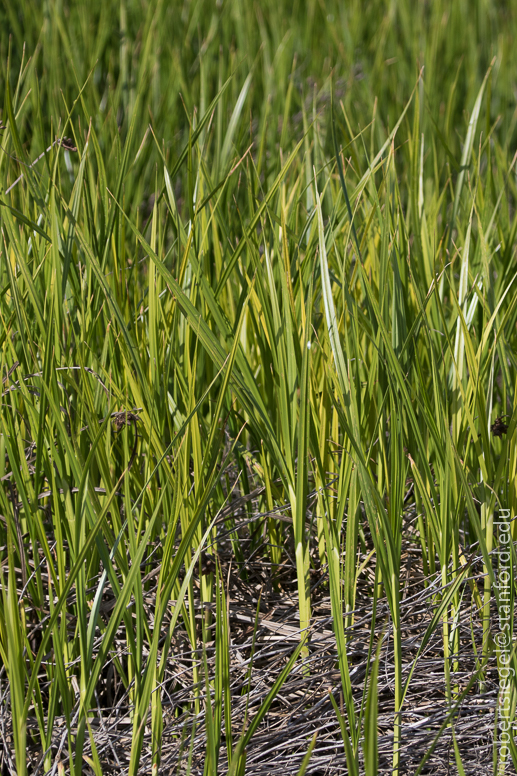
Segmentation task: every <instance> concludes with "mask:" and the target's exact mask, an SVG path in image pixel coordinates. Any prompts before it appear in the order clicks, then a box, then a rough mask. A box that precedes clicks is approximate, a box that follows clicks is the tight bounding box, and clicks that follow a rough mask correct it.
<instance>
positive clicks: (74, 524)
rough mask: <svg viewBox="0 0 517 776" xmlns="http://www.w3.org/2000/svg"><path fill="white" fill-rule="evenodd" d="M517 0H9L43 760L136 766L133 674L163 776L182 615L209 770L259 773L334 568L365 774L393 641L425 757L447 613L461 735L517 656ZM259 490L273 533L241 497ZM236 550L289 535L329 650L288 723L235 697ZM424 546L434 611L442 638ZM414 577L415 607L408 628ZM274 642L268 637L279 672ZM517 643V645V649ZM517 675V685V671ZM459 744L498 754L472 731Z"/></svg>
mask: <svg viewBox="0 0 517 776" xmlns="http://www.w3.org/2000/svg"><path fill="white" fill-rule="evenodd" d="M516 10H517V7H514V4H510V5H508V4H506V3H495V4H494V3H492V4H490V5H488V4H486V3H484V2H481V1H480V2H478V3H469V4H467V3H463V2H460V0H457V2H454V3H452V5H451V4H450V3H448V4H447V3H442V2H438V3H433V4H431V5H430V6H425V5H424V4H418V5H417V7H413V4H410V3H409V2H405V0H398V2H395V3H386V4H384V3H382V2H376V3H373V4H370V5H369V6H364V4H361V3H358V2H351V3H347V4H338V3H330V2H325V0H320V2H319V3H316V2H312V1H311V0H308V2H307V3H295V7H294V8H291V6H289V5H288V4H284V3H281V2H280V3H279V2H276V3H270V2H266V3H260V4H256V3H251V2H228V3H225V2H223V3H215V4H209V3H205V2H202V0H199V1H198V2H197V3H192V4H189V3H186V4H183V5H180V4H167V3H164V2H161V0H156V2H147V3H136V2H130V1H129V0H127V1H126V0H121V2H120V3H116V4H114V3H97V2H91V3H89V4H88V7H86V6H83V5H82V4H73V3H72V4H68V5H67V4H66V3H62V2H57V1H56V2H51V1H50V0H49V2H46V3H42V4H41V5H40V6H37V7H34V6H33V4H29V3H25V2H24V1H23V0H22V2H21V3H20V2H18V3H16V4H14V3H13V4H11V3H10V2H7V1H6V2H5V3H4V4H3V8H2V10H1V12H0V18H1V19H2V30H3V32H2V34H1V36H0V56H1V57H2V61H3V62H4V66H3V68H2V70H1V72H0V80H1V85H2V90H3V93H4V109H3V113H2V119H3V122H4V124H5V125H6V128H5V130H4V132H3V134H2V149H3V153H2V155H1V156H0V175H1V181H2V186H3V192H4V193H3V194H2V195H1V197H0V199H1V211H0V216H1V229H2V258H1V262H0V315H1V319H2V328H1V332H0V344H1V365H0V367H1V370H2V379H3V383H2V403H1V414H0V446H1V450H0V468H1V471H0V477H1V478H2V488H1V489H0V499H1V502H0V503H1V513H2V517H1V523H0V535H1V545H2V546H1V548H0V558H1V561H2V567H1V578H0V584H1V589H2V597H1V600H0V659H1V663H2V676H3V677H6V679H7V688H8V694H7V695H5V696H4V697H3V700H2V703H3V709H2V714H3V715H4V719H5V720H8V722H7V723H6V724H7V725H8V727H9V736H8V737H9V741H10V744H11V746H12V752H11V755H9V756H7V755H6V756H5V758H4V763H5V767H6V768H8V772H11V773H14V772H16V773H17V774H18V775H19V776H22V775H23V774H25V773H29V772H31V773H33V772H35V771H36V767H37V768H39V770H38V771H37V772H39V773H43V772H51V771H52V769H54V771H53V772H55V770H56V769H58V768H61V769H63V768H64V769H65V771H66V772H70V773H74V774H77V775H78V774H80V773H82V772H83V766H84V762H86V763H87V764H88V767H89V768H90V769H91V771H92V772H93V773H95V774H99V773H103V772H108V771H107V768H108V766H107V765H106V761H105V757H104V755H103V754H102V752H100V751H99V740H100V739H99V735H98V732H97V731H98V729H102V724H103V723H102V714H103V712H102V709H101V705H102V704H101V701H100V700H99V697H100V694H102V703H105V702H106V698H109V695H110V692H111V689H110V688H111V687H112V686H113V687H114V686H115V684H116V683H119V685H120V686H122V687H123V690H124V693H125V694H126V695H125V697H126V701H127V702H126V703H125V708H127V713H128V717H129V721H130V726H131V736H130V747H129V751H128V755H127V763H126V764H125V765H124V766H122V765H120V768H119V772H121V773H122V772H124V773H125V772H128V773H130V774H136V773H139V772H143V771H141V770H140V769H141V767H142V766H141V761H142V752H143V749H144V747H145V746H150V755H149V760H150V764H151V767H152V772H153V773H158V772H159V770H160V765H161V764H163V757H162V746H163V734H164V733H163V731H164V718H165V714H166V709H165V708H164V704H166V701H167V697H166V693H165V692H163V688H164V686H165V685H166V682H167V681H169V678H168V677H169V673H170V671H171V665H173V664H174V660H175V659H176V657H177V650H178V643H179V642H178V638H179V637H178V634H179V633H181V634H182V638H183V637H184V639H185V641H186V643H187V644H188V653H189V655H191V664H190V666H191V688H192V691H191V696H190V698H189V703H188V709H187V710H188V712H189V714H190V715H191V716H192V717H193V718H194V717H195V719H196V724H199V725H202V726H203V729H204V731H205V735H206V751H205V753H204V757H203V759H204V766H203V767H204V772H205V773H206V774H216V773H218V772H223V771H224V770H225V769H227V770H228V771H229V772H230V773H233V774H241V773H244V772H246V773H248V770H246V771H245V768H246V757H247V755H246V752H247V751H249V749H250V747H251V746H252V739H253V736H254V735H255V733H256V731H257V730H259V728H260V725H261V724H262V723H263V722H264V719H265V716H266V715H267V714H268V712H269V711H270V709H271V708H272V705H273V704H274V703H275V702H276V701H277V700H278V699H279V698H281V691H282V686H283V684H284V683H285V682H286V681H287V679H288V677H289V676H290V675H291V674H292V672H297V671H299V672H300V676H301V677H302V678H303V680H304V681H309V680H310V676H311V672H312V671H313V670H314V669H313V668H312V667H311V665H312V664H311V659H310V658H311V649H312V646H311V630H312V629H313V628H314V617H313V610H312V607H313V593H312V592H311V587H312V580H313V579H314V575H319V576H320V579H321V580H322V583H323V584H324V585H325V586H326V588H325V589H326V590H327V591H328V596H329V602H330V608H331V614H332V627H333V633H334V637H333V647H332V648H333V650H334V652H335V660H336V664H337V667H338V670H339V692H340V693H341V697H342V703H341V705H339V704H338V702H337V701H336V700H335V699H334V696H333V695H332V694H331V696H330V703H331V704H332V708H333V709H334V713H335V715H336V718H337V721H338V724H339V730H340V735H341V737H342V743H343V748H344V758H345V761H346V767H347V770H348V772H349V773H351V774H359V773H362V772H365V773H367V774H369V775H370V774H376V773H377V772H378V769H379V768H380V765H379V753H378V747H377V734H378V725H379V721H378V717H379V714H378V711H379V708H380V705H379V704H380V703H381V700H380V695H379V693H378V681H379V662H378V661H379V659H380V658H379V656H380V654H381V648H382V639H383V638H388V639H389V640H390V643H392V647H391V649H392V651H393V652H392V653H393V697H392V698H391V699H390V715H391V717H390V719H391V722H390V726H391V731H392V740H391V762H390V765H389V770H392V771H393V772H401V771H403V769H404V762H403V757H402V754H401V752H402V737H403V734H404V724H405V723H404V716H403V715H404V712H405V709H406V708H407V706H408V698H409V697H410V695H411V692H412V678H413V675H414V671H415V670H416V667H417V665H418V661H419V659H420V658H421V656H422V655H424V653H425V650H426V649H427V647H428V645H429V644H430V642H431V639H432V638H434V636H435V635H436V633H437V632H438V631H439V633H440V639H441V658H442V665H441V670H442V672H443V685H444V688H445V694H446V708H447V717H446V720H445V722H444V724H443V726H442V728H443V730H440V731H439V732H440V734H441V733H442V732H443V731H446V730H447V729H448V730H449V732H451V734H452V736H453V737H454V720H455V719H456V714H457V709H458V708H459V707H460V706H461V703H462V702H463V701H464V699H465V698H467V696H468V695H469V693H472V692H473V691H474V690H475V691H477V692H479V693H480V694H481V693H482V692H486V691H487V688H488V687H489V684H490V682H491V681H492V683H493V677H492V679H491V675H490V666H491V665H494V660H495V643H494V627H495V624H494V612H495V611H497V606H498V592H497V591H498V588H497V580H496V576H495V570H496V569H495V565H494V563H493V557H494V551H495V550H496V549H497V536H496V534H495V532H494V516H495V515H496V514H497V511H498V510H499V509H501V508H508V509H510V510H511V516H512V518H513V517H514V516H515V510H516V507H517V492H516V488H515V445H514V439H515V427H516V423H517V421H516V418H515V415H514V413H513V404H514V395H515V391H516V379H515V368H516V360H515V352H516V340H515V337H516V335H515V331H516V323H517V294H516V293H515V282H516V273H517V269H516V265H515V251H514V242H515V235H516V231H517V215H516V213H515V201H516V198H517V178H516V169H515V161H516V157H515V156H514V153H515V152H514V144H515V139H516V123H517V121H516V118H517V111H516V109H515V104H514V103H515V99H514V90H515V83H514V81H515V76H514V73H515V72H517V71H516V69H515V65H516V62H515V58H516V55H515V53H514V46H513V44H512V36H511V30H512V24H513V22H514V20H515V14H516ZM8 33H9V35H8ZM56 136H57V137H58V138H59V142H57V143H55V142H54V140H55V137H56ZM65 137H66V138H70V140H69V141H67V142H63V138H65ZM45 148H48V149H49V150H48V152H47V153H46V154H45V156H44V158H43V159H42V160H41V161H40V162H38V163H37V164H35V165H32V162H33V160H34V159H36V157H37V156H38V155H39V154H40V153H41V151H42V150H43V149H45ZM21 174H23V178H21V180H20V181H18V182H17V183H16V185H13V184H14V183H15V182H16V180H17V179H18V178H19V176H20V175H21ZM503 416H507V417H506V418H504V422H505V424H506V425H507V429H506V432H505V433H504V434H503V435H502V436H500V437H498V436H496V435H494V433H493V430H492V425H493V423H494V421H495V420H496V418H497V417H503ZM241 497H244V499H245V501H244V502H243V503H244V504H245V509H246V510H247V511H246V515H247V520H246V521H245V523H246V525H245V526H243V523H241V522H240V521H239V520H238V519H237V518H236V513H235V511H233V510H232V509H231V505H232V503H233V502H234V500H235V499H236V498H241ZM408 504H410V505H411V508H412V509H413V510H414V520H413V527H412V529H411V531H409V532H408V529H407V522H406V517H407V509H408ZM264 516H265V517H264ZM260 520H262V522H260ZM257 525H258V526H259V530H257V529H256V528H255V527H254V526H257ZM512 526H513V528H512V531H513V540H516V539H517V535H516V530H515V524H514V523H512ZM223 534H224V536H223ZM224 541H229V542H231V550H232V556H233V558H232V564H233V565H234V567H235V569H236V572H235V573H237V574H238V576H239V578H240V579H241V580H247V575H248V574H249V569H248V565H249V560H250V559H251V558H254V557H260V558H261V559H262V561H263V563H264V564H265V565H266V566H267V568H268V569H269V570H270V571H269V572H268V574H269V576H270V579H271V585H272V590H274V591H276V593H277V594H278V595H282V591H283V585H284V584H285V582H283V581H282V580H283V578H282V574H281V572H282V568H283V566H284V565H285V563H286V561H287V560H289V559H292V560H293V565H294V570H293V574H294V576H295V577H296V606H297V609H298V620H297V624H298V628H299V644H298V646H296V647H295V648H293V649H290V652H289V655H288V656H287V657H286V658H285V662H284V664H283V666H282V670H281V671H280V672H279V673H278V676H277V679H276V681H275V682H274V683H273V684H272V687H271V688H269V691H268V693H267V695H266V697H265V700H264V703H263V704H262V705H261V706H260V708H259V710H258V711H257V713H256V714H255V716H254V717H253V719H251V718H250V717H248V713H247V711H246V715H245V717H244V718H236V715H235V713H234V714H233V715H232V708H233V706H232V704H235V703H236V701H235V693H234V692H233V690H232V653H231V646H232V644H231V641H232V637H231V631H230V624H229V615H230V612H231V609H232V597H234V589H233V588H232V584H231V582H230V581H229V580H230V579H231V574H232V569H231V568H226V567H224V568H223V566H222V565H221V560H220V558H219V556H218V549H220V548H221V547H222V546H223V544H224ZM408 541H409V542H410V543H411V546H412V547H413V548H414V549H415V550H416V551H417V553H418V557H419V558H420V561H419V563H420V565H419V574H420V575H421V580H422V586H423V587H424V588H429V595H430V597H431V599H432V604H433V608H432V616H431V617H430V619H429V621H428V622H427V623H426V624H425V627H424V628H423V631H422V634H421V639H420V641H419V643H418V645H417V648H416V650H413V651H411V652H410V655H408V654H406V652H405V647H404V643H405V636H404V633H403V630H404V625H403V617H402V615H401V610H402V609H401V607H402V601H403V600H405V597H406V593H405V588H404V585H405V581H404V574H405V569H404V568H403V563H402V558H403V553H404V547H405V546H406V544H405V543H407V542H408ZM291 551H292V553H293V555H292V558H291V555H290V554H291ZM207 552H208V554H207ZM471 553H472V555H471ZM474 553H477V555H478V556H479V558H481V562H482V580H481V578H480V577H481V575H479V576H476V575H472V574H470V572H471V568H472V557H473V554H474ZM513 557H515V556H514V555H513ZM207 558H208V559H209V560H208V561H207ZM364 574H369V575H370V576H369V577H368V578H369V580H370V583H369V585H368V586H367V589H368V593H369V595H370V596H371V607H370V611H371V616H372V623H371V628H370V631H369V640H368V648H367V653H368V657H367V660H366V674H365V676H364V681H363V682H362V685H361V687H360V688H359V691H358V688H357V686H356V684H355V679H354V677H353V673H352V670H351V660H352V659H353V655H352V650H351V648H350V644H351V639H352V634H353V632H354V627H355V625H356V612H357V611H358V605H359V604H358V595H359V591H360V590H363V589H364V583H363V580H364ZM325 575H327V576H325ZM468 595H470V596H471V600H469V599H468ZM381 599H382V600H385V601H386V604H387V611H388V618H387V621H386V622H383V623H376V621H375V613H376V611H377V604H378V602H379V601H380V600H381ZM199 604H201V606H202V609H201V613H200V614H197V613H199V611H200V609H199ZM255 605H256V606H257V616H256V622H255V633H256V629H257V627H258V623H259V619H260V618H259V610H260V601H259V600H256V601H255ZM494 607H495V608H494ZM465 610H469V611H471V613H472V614H471V616H472V623H473V624H472V635H471V643H470V644H469V649H470V650H471V651H472V654H474V656H475V662H474V667H473V669H472V675H471V678H470V680H469V682H468V683H465V682H464V681H460V679H459V678H458V677H459V674H460V673H461V671H460V668H461V665H460V654H461V650H462V649H463V648H464V645H463V646H462V643H461V642H460V629H459V627H458V623H459V622H460V619H461V616H462V612H464V611H465ZM478 625H479V629H477V630H476V628H477V626H478ZM379 627H380V628H381V631H382V634H384V635H383V636H381V637H380V638H379V639H377V636H376V633H377V634H378V632H379ZM479 633H481V634H482V636H481V639H479ZM214 634H215V635H214ZM386 634H388V635H387V636H386ZM257 638H258V636H257ZM512 638H513V633H512ZM212 648H213V649H215V675H213V674H212V673H211V671H210V668H209V664H208V658H207V654H208V650H210V649H212ZM254 648H255V636H254V638H253V648H252V650H251V653H250V658H249V659H250V668H249V680H250V682H251V673H252V670H253V650H254ZM511 660H512V666H513V667H514V668H516V669H517V665H516V660H515V650H514V651H513V652H512V655H511ZM250 682H248V700H249V698H250V697H251V692H250V690H249V688H250ZM473 688H474V689H473ZM245 689H246V688H244V691H245ZM101 690H102V693H101ZM511 693H512V694H511V698H512V704H513V705H512V708H513V709H515V700H516V697H517V695H516V693H517V685H516V683H515V674H513V679H512V691H511ZM307 703H309V701H307ZM184 711H185V709H184ZM58 720H59V722H60V724H61V720H63V735H62V747H61V750H60V753H59V752H58V751H57V746H56V735H55V731H56V726H57V721H58ZM200 720H201V722H200ZM483 725H486V721H483ZM489 727H490V728H491V730H492V731H493V733H494V735H496V734H497V729H496V721H495V720H494V719H492V718H491V719H490V722H489ZM435 732H436V731H435ZM195 734H196V728H195V726H194V728H193V732H192V744H191V747H192V748H191V749H190V754H189V752H188V751H187V750H188V746H187V747H186V745H185V742H184V740H183V739H182V740H181V741H179V740H178V742H177V743H178V746H179V747H180V748H179V751H180V753H183V754H184V758H183V760H182V759H181V756H180V755H178V757H177V758H176V760H175V761H174V767H175V768H177V772H183V771H181V769H182V768H183V764H182V763H183V762H188V763H190V762H191V758H192V752H193V747H194V739H195ZM4 740H7V739H4ZM149 741H150V744H149ZM435 743H436V742H435ZM315 747H317V742H316V740H315V739H313V740H312V741H311V742H310V744H309V741H308V742H307V750H308V752H307V757H306V758H305V759H304V761H303V763H302V764H301V765H300V768H301V770H300V773H302V772H304V770H305V769H307V768H310V759H309V758H310V756H311V753H313V752H314V751H315ZM65 750H66V752H67V755H66V757H65V756H64V755H63V754H62V753H63V751H65ZM34 753H36V754H34ZM223 753H224V754H223ZM454 753H455V758H456V760H455V767H456V768H457V770H458V772H460V773H461V772H464V770H463V769H464V765H465V764H462V757H463V758H464V757H465V754H464V752H463V754H462V751H460V747H459V746H458V745H457V743H456V739H454ZM56 756H57V758H58V759H56ZM428 756H431V750H430V749H429V750H428V751H427V753H425V752H423V753H422V758H423V759H422V758H421V759H422V767H424V760H425V758H426V757H428ZM60 758H61V759H60ZM189 758H190V759H189ZM510 759H511V760H513V765H514V767H517V751H516V750H515V746H514V745H513V743H512V745H511V752H510V755H509V757H508V758H506V760H505V758H502V755H500V753H498V750H497V748H494V768H496V767H507V768H509V767H510V764H509V762H510ZM501 761H502V763H503V764H502V765H500V764H499V765H498V763H500V762H501ZM146 762H148V760H146ZM171 762H172V761H171ZM486 766H487V768H488V767H492V766H491V764H490V763H486ZM113 767H114V766H113ZM185 767H186V766H185ZM190 767H191V766H190V764H189V765H188V768H189V769H190ZM297 767H298V766H297ZM384 767H385V769H386V768H388V766H384ZM9 769H10V770H9ZM309 772H310V771H309ZM487 772H488V770H487Z"/></svg>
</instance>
